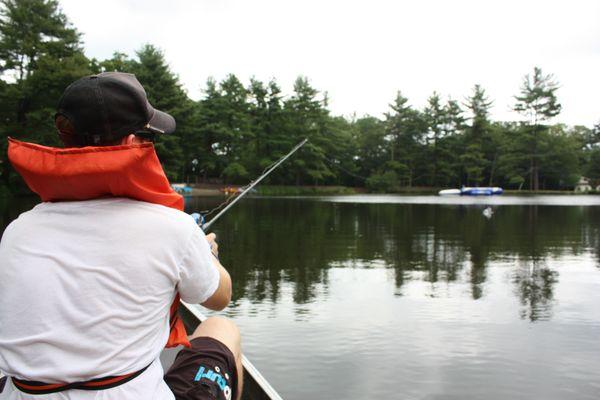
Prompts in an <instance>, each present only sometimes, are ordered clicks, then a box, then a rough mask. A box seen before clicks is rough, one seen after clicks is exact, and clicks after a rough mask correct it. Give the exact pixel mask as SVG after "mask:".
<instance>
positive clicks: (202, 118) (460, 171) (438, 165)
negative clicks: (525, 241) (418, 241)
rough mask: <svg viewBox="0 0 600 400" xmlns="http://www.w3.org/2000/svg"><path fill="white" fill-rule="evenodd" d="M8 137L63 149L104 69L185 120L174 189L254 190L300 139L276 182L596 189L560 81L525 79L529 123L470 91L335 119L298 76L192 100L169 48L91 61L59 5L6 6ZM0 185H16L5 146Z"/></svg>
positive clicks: (168, 152)
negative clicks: (74, 111) (73, 88)
mask: <svg viewBox="0 0 600 400" xmlns="http://www.w3.org/2000/svg"><path fill="white" fill-rule="evenodd" d="M0 7H1V9H0V74H1V75H0V118H2V121H3V123H2V124H1V125H0V134H1V135H2V136H3V137H4V136H12V137H15V138H18V139H21V140H29V141H34V142H37V143H41V144H46V145H59V142H58V137H57V135H56V132H55V129H54V127H53V115H54V113H55V107H56V104H57V102H58V99H59V97H60V95H61V94H62V92H63V91H64V89H65V88H66V87H67V86H68V85H69V84H70V83H71V82H73V81H74V80H76V79H78V78H80V77H82V76H85V75H89V74H93V73H99V72H103V71H121V72H131V73H134V74H135V75H136V76H137V78H138V79H139V81H140V82H141V83H142V85H143V86H144V87H145V88H146V91H147V94H148V99H149V100H150V103H151V104H152V105H153V106H155V107H156V108H158V109H160V110H164V111H166V112H168V113H170V114H171V115H173V116H174V117H175V119H176V120H177V131H176V133H175V134H174V135H170V136H162V137H161V138H160V139H159V140H158V142H157V143H156V148H157V152H158V155H159V158H160V159H161V162H162V163H163V166H164V168H165V171H166V173H167V175H168V177H169V178H170V179H171V180H172V181H185V182H225V183H234V184H235V183H246V182H248V181H249V180H251V179H252V178H254V177H256V176H258V175H259V174H260V172H261V171H263V170H264V168H265V167H267V166H269V165H270V164H271V163H273V162H274V161H276V160H277V159H278V158H279V157H281V156H282V155H284V154H286V153H287V152H288V151H289V150H290V149H291V148H292V147H293V146H294V145H295V144H297V143H298V142H300V141H301V140H302V139H303V138H308V139H309V142H308V144H307V145H305V146H304V147H303V148H302V149H301V150H300V151H299V152H298V153H297V154H296V155H295V156H294V158H293V159H292V160H290V162H289V163H288V164H286V167H285V168H282V169H280V170H279V171H277V172H276V173H275V174H274V175H273V176H272V177H271V178H270V179H271V183H273V184H286V185H345V186H360V187H367V188H368V189H370V190H372V191H397V190H403V189H404V188H407V187H408V188H410V187H415V186H428V187H460V186H462V185H465V186H488V185H489V186H492V185H493V186H502V187H504V188H508V189H531V190H540V189H568V188H572V187H573V185H574V184H575V183H576V182H577V180H578V179H579V177H580V176H581V175H584V176H587V177H589V178H591V179H593V180H598V179H600V124H597V125H595V126H594V127H591V128H589V127H585V126H566V125H564V124H551V123H550V122H551V121H552V119H553V118H554V117H556V116H558V115H559V113H560V110H561V105H560V103H559V100H558V98H557V96H556V92H557V90H558V88H559V84H558V82H557V81H556V80H555V78H554V77H553V76H552V75H551V74H545V73H544V72H543V71H542V70H541V69H540V68H537V67H536V68H534V70H533V71H532V72H531V73H530V74H527V75H525V77H524V79H523V82H522V84H521V88H520V91H519V93H516V94H515V101H514V105H513V108H514V110H515V111H517V112H519V113H521V114H522V115H523V116H524V121H520V122H515V121H513V122H504V121H494V120H492V119H491V117H490V109H491V107H492V104H493V101H492V100H491V99H490V98H489V96H488V95H487V94H486V91H485V89H484V88H483V87H481V86H480V85H475V86H474V87H473V89H472V91H471V94H470V95H469V96H468V97H467V98H465V99H464V100H463V101H458V100H454V99H450V98H446V97H444V96H442V95H441V94H439V93H436V92H434V93H432V94H431V96H430V97H429V99H428V101H427V104H426V105H425V107H423V108H421V109H419V108H416V107H414V106H412V105H410V103H409V100H408V99H407V98H406V97H404V96H403V94H402V93H401V92H400V91H398V93H397V95H396V97H395V98H394V99H392V101H391V104H390V106H389V109H388V110H387V112H386V113H385V114H384V116H383V117H381V118H380V117H374V116H362V117H356V116H354V117H350V118H348V117H343V116H336V115H332V113H331V112H330V110H329V106H328V102H329V99H328V96H327V94H326V92H321V91H319V90H318V89H317V88H315V87H313V85H311V83H310V80H309V79H308V78H307V77H302V76H301V77H298V78H297V79H296V81H295V83H294V87H293V93H291V94H290V95H285V94H284V93H283V92H282V89H281V86H280V85H279V83H278V82H277V80H276V79H272V80H270V81H268V82H263V81H261V80H258V79H254V78H252V79H250V81H249V82H242V81H240V79H238V78H237V77H236V76H235V75H233V74H230V75H228V76H226V78H225V79H223V80H220V81H217V80H215V79H212V78H211V79H208V80H207V82H206V85H205V87H204V89H203V96H202V98H201V99H200V100H198V101H194V100H192V99H190V98H189V96H188V95H187V93H186V91H185V90H184V89H183V87H182V85H181V83H180V81H179V79H178V77H177V75H176V74H175V73H174V72H173V71H172V70H171V68H170V67H169V65H168V63H167V61H166V59H165V56H164V54H163V52H162V51H161V50H160V49H158V48H156V47H155V46H153V45H150V44H148V45H144V46H143V47H142V48H140V49H139V50H138V51H137V53H136V55H135V56H134V57H129V56H127V55H126V54H123V53H120V52H116V53H114V55H113V56H112V57H111V58H110V59H106V60H97V59H89V58H87V57H86V56H85V54H84V48H83V44H82V40H81V35H80V33H79V32H78V31H77V29H76V28H75V27H74V26H73V25H72V24H71V23H70V22H69V21H68V19H67V18H66V16H65V15H64V14H63V13H62V11H61V10H60V7H59V3H58V1H56V0H2V1H0ZM0 142H1V144H0V146H1V148H0V151H1V152H2V156H1V159H0V161H1V169H2V171H1V178H2V180H1V182H2V184H3V185H4V187H8V188H15V187H17V186H18V185H19V181H18V179H17V178H16V176H15V173H14V172H13V171H12V170H11V168H10V165H9V163H8V162H7V160H6V140H1V141H0Z"/></svg>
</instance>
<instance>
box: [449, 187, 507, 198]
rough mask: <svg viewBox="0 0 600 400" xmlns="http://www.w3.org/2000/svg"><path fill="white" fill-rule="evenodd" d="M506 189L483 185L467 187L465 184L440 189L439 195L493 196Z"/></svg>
mask: <svg viewBox="0 0 600 400" xmlns="http://www.w3.org/2000/svg"><path fill="white" fill-rule="evenodd" d="M503 191H504V190H503V189H502V188H501V187H489V186H482V187H466V186H463V187H462V188H460V189H445V190H440V191H439V193H438V194H439V195H440V196H451V195H454V196H456V195H460V196H493V195H498V194H502V192H503Z"/></svg>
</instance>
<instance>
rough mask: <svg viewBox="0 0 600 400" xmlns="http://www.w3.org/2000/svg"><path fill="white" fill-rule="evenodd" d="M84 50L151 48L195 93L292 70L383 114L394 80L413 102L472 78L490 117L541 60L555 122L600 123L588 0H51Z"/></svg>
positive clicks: (284, 80) (464, 89) (353, 104)
mask: <svg viewBox="0 0 600 400" xmlns="http://www.w3.org/2000/svg"><path fill="white" fill-rule="evenodd" d="M60 2H61V5H62V8H63V11H64V12H65V13H66V14H67V16H68V17H69V19H70V20H71V22H73V24H74V25H75V27H76V28H77V29H78V30H79V31H80V32H82V33H83V35H84V36H83V39H84V42H85V49H86V53H87V55H88V56H89V57H96V58H99V59H105V58H109V57H111V55H112V53H113V52H114V51H121V52H124V53H127V54H130V55H134V52H135V50H137V49H139V48H140V47H141V46H142V45H143V44H145V43H151V44H154V45H156V46H158V47H159V48H161V49H162V50H163V51H164V53H165V56H166V59H167V61H168V62H169V64H170V66H171V68H172V70H173V72H175V73H176V74H178V75H179V77H180V79H181V82H182V83H183V85H184V87H185V88H186V89H187V91H188V94H189V95H190V97H192V98H193V99H199V98H201V96H202V92H201V90H202V89H203V88H204V86H205V82H206V79H207V78H208V77H210V76H212V77H214V78H216V79H217V80H221V79H222V78H224V77H225V76H226V75H227V74H228V73H234V74H236V75H237V77H238V78H239V79H241V80H242V82H243V83H244V84H245V85H247V84H248V82H249V78H250V77H252V76H255V77H256V78H258V79H260V80H263V81H268V80H269V79H270V78H276V80H277V81H278V83H279V84H280V85H281V86H282V88H283V89H284V92H285V93H286V94H291V90H292V85H293V82H294V80H295V78H296V77H297V76H298V75H304V76H307V77H308V78H309V79H310V81H311V83H312V84H313V86H314V87H315V88H316V89H318V90H320V91H327V92H328V93H329V98H330V109H331V111H332V112H333V114H335V115H340V114H343V115H346V116H349V115H351V114H352V113H356V115H357V116H362V115H364V114H371V115H375V116H381V115H382V114H383V113H384V112H386V111H388V104H389V103H391V102H392V100H393V99H394V97H395V93H396V91H398V90H401V91H402V93H403V95H404V96H406V97H408V99H409V102H410V103H411V104H412V105H413V106H415V107H417V108H422V107H423V106H424V105H425V103H426V100H427V98H428V97H429V96H430V95H431V93H432V92H433V91H434V90H437V91H438V93H440V94H441V95H442V96H443V97H444V98H446V97H447V96H451V97H452V98H454V99H457V100H461V101H463V99H464V98H465V97H466V96H468V95H469V94H470V93H471V90H472V87H473V85H474V84H476V83H479V84H481V85H482V86H483V87H484V88H485V89H486V91H487V93H488V95H489V97H490V98H491V99H492V100H494V107H493V108H492V117H493V118H494V119H498V120H514V119H518V118H519V117H518V116H517V115H516V114H515V113H514V112H512V111H511V107H512V105H513V104H514V98H513V96H514V95H516V94H517V93H518V90H519V86H520V85H521V81H522V79H523V76H524V75H525V74H527V73H531V72H532V70H533V67H534V66H540V67H541V68H542V70H543V71H544V72H545V73H552V74H554V76H555V78H556V79H557V80H558V81H559V83H560V85H561V88H560V90H559V91H558V98H559V101H560V102H561V104H562V105H563V111H562V113H561V114H560V115H559V116H558V117H557V118H556V119H555V122H564V123H567V124H570V125H575V124H580V125H586V126H588V127H591V126H592V125H593V124H595V123H597V122H600V1H598V0H590V1H583V0H568V1H567V0H564V1H548V0H546V1H533V0H517V1H514V0H485V1H483V0H479V1H477V0H473V1H467V0H451V1H448V0H447V1H444V0H439V1H435V0H420V1H417V0H413V1H401V0H397V1H381V0H369V1H366V0H360V1H351V0H345V1H341V0H340V1H338V0H170V1H160V0H104V1H102V2H100V3H99V2H98V1H95V0H94V1H91V0H60Z"/></svg>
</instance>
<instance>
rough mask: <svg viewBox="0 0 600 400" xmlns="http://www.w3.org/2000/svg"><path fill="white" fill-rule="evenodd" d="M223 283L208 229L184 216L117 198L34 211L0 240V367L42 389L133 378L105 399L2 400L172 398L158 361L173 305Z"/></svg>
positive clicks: (93, 395)
mask: <svg viewBox="0 0 600 400" xmlns="http://www.w3.org/2000/svg"><path fill="white" fill-rule="evenodd" d="M218 285H219V273H218V270H217V268H216V267H215V266H214V264H213V262H212V256H211V253H210V248H209V245H208V242H207V241H206V238H205V236H204V233H203V232H202V230H201V229H200V228H199V227H198V226H197V225H196V224H195V222H194V220H193V219H192V218H191V217H190V216H188V215H187V214H185V213H183V212H181V211H177V210H174V209H171V208H168V207H163V206H160V205H156V204H150V203H145V202H141V201H135V200H130V199H124V198H110V199H99V200H90V201H76V202H75V201H74V202H58V203H42V204H39V205H37V206H36V207H35V208H33V209H32V210H31V211H28V212H26V213H23V214H21V215H20V216H19V218H18V219H16V220H15V221H13V222H12V223H11V224H10V225H9V226H8V227H7V228H6V230H5V232H4V235H3V236H2V241H1V243H0V296H1V301H0V371H1V372H2V373H4V374H5V375H9V376H15V377H17V378H21V379H26V380H34V381H42V382H47V383H56V382H75V381H85V380H90V379H95V378H100V377H104V376H111V375H123V374H126V373H131V372H134V371H138V370H140V369H142V368H143V367H145V366H147V365H148V364H150V363H152V365H151V366H150V368H148V369H147V370H146V371H145V372H144V373H142V374H141V375H140V376H138V377H137V378H135V379H133V380H131V381H129V382H127V383H125V384H123V385H121V386H118V387H116V388H112V389H107V390H101V391H84V390H69V391H65V392H61V393H56V394H48V395H35V396H32V395H28V394H25V393H22V392H20V391H18V389H15V388H14V386H13V385H12V383H10V380H9V382H8V383H7V387H6V388H5V389H4V392H3V393H2V394H0V399H2V400H5V399H11V400H17V399H19V400H20V399H32V398H34V397H35V399H39V400H41V399H43V400H50V399H51V400H54V399H107V400H108V399H119V400H123V399H173V394H172V393H171V392H170V390H169V388H168V387H167V386H166V384H165V383H164V381H163V370H162V367H161V365H160V362H159V361H158V358H159V355H160V352H161V350H162V349H163V348H164V346H165V343H166V342H167V338H168V335H169V307H170V305H171V303H172V301H173V299H174V297H175V294H176V292H177V291H179V293H180V295H181V298H182V300H184V301H186V302H189V303H202V302H204V301H205V300H206V299H208V298H209V297H210V296H212V294H213V293H214V292H215V290H216V289H217V287H218Z"/></svg>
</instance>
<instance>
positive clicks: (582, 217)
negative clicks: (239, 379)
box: [215, 199, 600, 321]
mask: <svg viewBox="0 0 600 400" xmlns="http://www.w3.org/2000/svg"><path fill="white" fill-rule="evenodd" d="M483 208H484V207H482V206H472V205H471V206H466V205H431V204H429V205H425V204H352V203H339V204H337V203H331V202H325V201H316V200H310V199H308V200H307V199H246V200H245V201H244V202H243V203H242V204H240V206H239V207H237V208H236V209H233V210H232V211H231V213H230V215H228V216H227V217H226V218H223V220H222V221H220V222H219V223H218V224H217V225H215V231H216V232H217V234H218V236H219V240H220V242H221V245H222V248H223V251H222V261H223V263H224V264H225V265H227V266H228V267H229V268H230V272H231V274H232V276H233V279H234V282H235V291H234V298H235V299H236V300H237V299H247V300H249V301H250V302H253V303H262V302H264V301H265V300H268V301H270V302H272V303H277V302H278V301H279V300H280V296H281V287H282V283H289V284H290V285H291V287H293V293H292V297H293V301H294V302H295V303H296V304H305V303H309V302H312V301H315V300H316V299H318V298H320V297H322V296H327V288H328V283H329V282H328V277H329V273H328V271H329V269H330V268H335V267H338V266H344V267H346V268H348V267H350V268H380V267H381V266H384V267H385V268H390V269H393V271H394V280H395V284H396V292H395V294H396V295H398V296H402V294H403V291H402V288H403V286H404V285H406V284H407V283H408V282H411V281H415V280H421V281H424V282H428V283H429V289H428V292H427V295H429V296H432V297H436V296H438V295H440V293H438V292H439V285H437V284H438V283H440V282H442V283H447V284H452V283H454V282H456V281H457V280H459V279H462V280H464V279H467V280H468V281H469V282H468V283H469V286H470V292H471V297H472V298H473V299H474V300H477V299H479V298H481V297H483V296H485V295H486V293H485V282H486V280H487V270H488V268H487V267H488V265H489V264H490V263H495V262H503V263H506V262H508V263H509V265H512V266H513V267H514V271H513V273H512V276H513V278H512V281H513V284H514V287H515V291H516V294H517V296H518V298H519V300H520V302H521V304H522V309H521V310H520V315H521V316H522V318H525V319H529V320H531V321H535V320H537V319H540V318H542V319H544V318H550V316H551V310H552V298H553V288H554V286H555V285H556V283H557V282H558V279H559V276H558V273H557V272H556V271H554V270H553V269H552V261H551V260H552V259H555V258H557V257H560V256H563V255H565V254H574V255H577V254H581V253H582V252H585V251H590V250H592V251H594V252H595V253H596V257H598V255H597V254H598V244H599V236H600V232H599V231H598V226H599V225H598V222H599V221H600V214H599V213H598V211H597V210H596V209H595V208H594V207H556V206H536V205H523V206H501V207H497V209H496V210H494V211H495V212H494V217H493V218H492V219H490V220H488V219H486V218H484V217H483V216H482V210H483ZM465 274H466V275H465ZM465 276H466V278H465Z"/></svg>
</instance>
